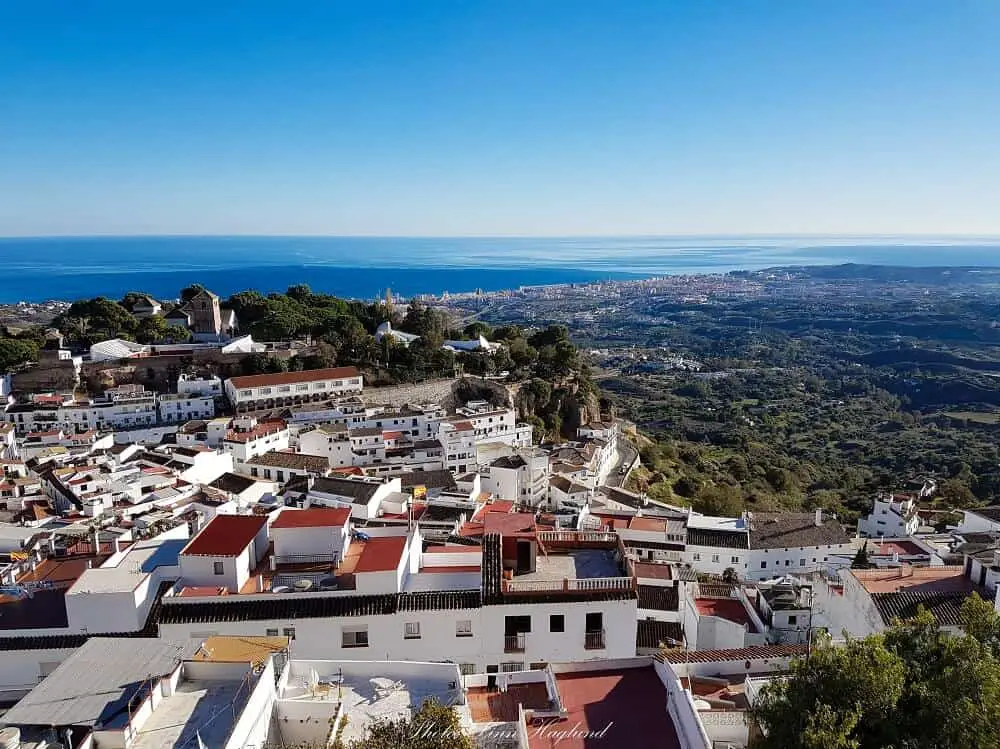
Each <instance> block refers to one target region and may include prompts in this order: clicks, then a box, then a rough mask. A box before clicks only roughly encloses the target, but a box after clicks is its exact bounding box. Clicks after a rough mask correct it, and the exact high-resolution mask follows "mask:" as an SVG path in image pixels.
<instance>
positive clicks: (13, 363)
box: [0, 338, 38, 374]
mask: <svg viewBox="0 0 1000 749" xmlns="http://www.w3.org/2000/svg"><path fill="white" fill-rule="evenodd" d="M37 359H38V344H37V343H35V342H34V341H30V340H20V339H17V338H0V374H2V373H5V372H9V371H10V370H12V369H14V368H15V367H17V366H18V365H21V364H24V363H25V362H29V361H35V360H37Z"/></svg>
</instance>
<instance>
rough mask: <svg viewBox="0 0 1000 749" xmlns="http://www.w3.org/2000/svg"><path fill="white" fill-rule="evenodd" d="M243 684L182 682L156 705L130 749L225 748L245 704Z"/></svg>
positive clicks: (245, 692)
mask: <svg viewBox="0 0 1000 749" xmlns="http://www.w3.org/2000/svg"><path fill="white" fill-rule="evenodd" d="M248 696H249V689H248V688H247V684H246V682H244V681H181V683H180V684H178V685H177V689H176V690H175V691H174V693H173V694H171V695H170V696H169V697H167V698H166V699H165V700H163V702H161V703H160V704H159V705H157V707H156V709H155V710H153V714H152V715H151V716H150V717H149V720H147V721H146V722H145V723H144V724H143V726H142V728H141V729H139V733H138V735H137V736H136V739H135V742H134V743H133V744H132V747H131V749H164V748H165V747H197V746H198V739H197V736H201V740H202V741H203V742H204V744H205V746H206V747H216V746H225V745H226V739H228V738H229V734H230V733H231V732H232V730H233V726H234V725H235V723H236V718H238V717H239V714H240V711H241V710H242V709H243V706H244V705H245V704H246V701H247V698H248Z"/></svg>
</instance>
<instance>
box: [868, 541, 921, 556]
mask: <svg viewBox="0 0 1000 749" xmlns="http://www.w3.org/2000/svg"><path fill="white" fill-rule="evenodd" d="M868 552H869V553H870V554H878V555H882V554H899V555H900V556H904V557H907V556H929V552H927V551H925V550H924V549H922V548H921V547H920V545H919V544H916V543H914V542H913V541H907V540H906V539H902V540H899V541H882V542H881V543H870V544H868Z"/></svg>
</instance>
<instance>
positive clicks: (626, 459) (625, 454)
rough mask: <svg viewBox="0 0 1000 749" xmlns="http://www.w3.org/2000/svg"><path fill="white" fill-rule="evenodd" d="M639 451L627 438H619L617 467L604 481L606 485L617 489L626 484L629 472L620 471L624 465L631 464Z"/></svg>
mask: <svg viewBox="0 0 1000 749" xmlns="http://www.w3.org/2000/svg"><path fill="white" fill-rule="evenodd" d="M637 454H638V453H637V451H636V449H635V447H633V446H632V445H631V444H630V443H629V442H627V441H626V440H624V439H622V438H619V439H618V460H617V461H616V462H615V467H614V468H612V469H611V473H610V474H609V475H608V478H607V480H606V481H605V482H604V486H610V487H613V488H615V489H618V488H620V487H621V486H623V485H624V484H625V481H626V479H628V474H627V473H620V471H621V468H622V466H631V465H632V463H633V461H634V460H635V458H636V455H637Z"/></svg>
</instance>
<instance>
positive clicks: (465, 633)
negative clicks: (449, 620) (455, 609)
mask: <svg viewBox="0 0 1000 749" xmlns="http://www.w3.org/2000/svg"><path fill="white" fill-rule="evenodd" d="M455 637H472V620H471V619H461V620H459V621H457V622H455Z"/></svg>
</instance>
